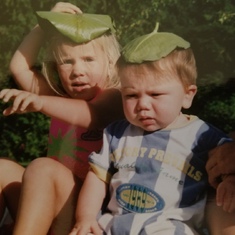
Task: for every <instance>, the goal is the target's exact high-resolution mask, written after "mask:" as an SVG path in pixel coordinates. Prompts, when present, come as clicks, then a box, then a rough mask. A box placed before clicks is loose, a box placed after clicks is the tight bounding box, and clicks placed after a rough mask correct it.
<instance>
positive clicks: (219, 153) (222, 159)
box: [206, 141, 235, 188]
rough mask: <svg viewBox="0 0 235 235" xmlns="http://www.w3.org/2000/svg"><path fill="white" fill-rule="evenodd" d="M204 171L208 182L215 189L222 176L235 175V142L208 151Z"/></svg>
mask: <svg viewBox="0 0 235 235" xmlns="http://www.w3.org/2000/svg"><path fill="white" fill-rule="evenodd" d="M206 169H207V172H208V176H209V182H210V184H211V185H212V186H213V187H215V188H216V187H217V186H218V184H219V181H218V179H220V177H221V176H222V175H228V174H235V142H234V141H233V142H229V143H225V144H223V145H221V146H218V147H216V148H215V149H213V150H212V151H210V152H209V160H208V162H207V164H206Z"/></svg>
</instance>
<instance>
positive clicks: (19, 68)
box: [9, 26, 53, 95]
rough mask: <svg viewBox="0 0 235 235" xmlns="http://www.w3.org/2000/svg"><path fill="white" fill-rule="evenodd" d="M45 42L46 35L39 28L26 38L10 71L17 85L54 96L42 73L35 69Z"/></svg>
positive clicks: (12, 62)
mask: <svg viewBox="0 0 235 235" xmlns="http://www.w3.org/2000/svg"><path fill="white" fill-rule="evenodd" d="M43 42H44V33H43V31H42V30H41V28H40V27H39V26H35V27H34V29H33V30H32V31H31V32H30V33H29V34H28V35H27V36H26V37H25V38H24V40H23V41H22V43H21V44H20V46H19V47H18V49H17V50H16V52H15V53H14V55H13V57H12V59H11V62H10V67H9V68H10V71H11V73H12V75H13V77H14V80H15V82H16V83H17V85H18V86H19V87H20V88H21V89H22V90H26V91H30V92H33V93H36V94H40V90H43V89H44V90H46V92H44V93H43V94H47V95H49V94H53V93H52V91H50V92H48V91H49V89H48V88H47V89H46V88H45V87H49V86H48V85H47V84H46V81H45V79H44V78H43V76H42V74H41V73H40V71H37V70H36V69H35V68H34V65H35V63H36V60H37V56H38V53H39V50H40V48H41V46H42V43H43Z"/></svg>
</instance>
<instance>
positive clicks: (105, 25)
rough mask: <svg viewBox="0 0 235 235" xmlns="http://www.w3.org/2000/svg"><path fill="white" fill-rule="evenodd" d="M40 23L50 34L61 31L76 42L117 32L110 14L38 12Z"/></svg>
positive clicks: (83, 41)
mask: <svg viewBox="0 0 235 235" xmlns="http://www.w3.org/2000/svg"><path fill="white" fill-rule="evenodd" d="M36 16H37V19H38V23H39V25H40V26H41V28H42V29H43V30H44V31H45V32H46V33H49V34H52V35H53V34H54V33H56V32H57V33H58V32H59V33H61V34H63V35H64V36H66V37H68V38H69V39H71V40H72V41H74V42H76V43H79V44H80V43H85V42H88V41H90V40H92V39H94V38H97V37H99V36H101V35H103V34H105V33H111V32H115V29H114V23H113V21H112V19H111V18H110V17H109V16H108V15H98V14H85V13H84V14H69V13H61V12H51V11H38V12H36Z"/></svg>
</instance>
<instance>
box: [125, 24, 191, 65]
mask: <svg viewBox="0 0 235 235" xmlns="http://www.w3.org/2000/svg"><path fill="white" fill-rule="evenodd" d="M158 27H159V23H156V26H155V29H154V30H153V32H152V33H150V34H146V35H143V36H140V37H138V38H136V39H134V40H132V41H130V42H129V43H127V45H126V46H125V47H124V48H123V50H122V56H123V58H124V59H125V61H126V62H129V63H142V62H144V61H155V60H159V59H161V58H162V57H165V56H167V55H168V54H169V53H170V52H172V51H173V50H174V49H176V48H177V47H178V48H184V49H187V48H189V47H190V43H189V42H187V41H185V40H184V39H183V38H181V37H179V36H177V35H176V34H173V33H166V32H160V33H159V32H158Z"/></svg>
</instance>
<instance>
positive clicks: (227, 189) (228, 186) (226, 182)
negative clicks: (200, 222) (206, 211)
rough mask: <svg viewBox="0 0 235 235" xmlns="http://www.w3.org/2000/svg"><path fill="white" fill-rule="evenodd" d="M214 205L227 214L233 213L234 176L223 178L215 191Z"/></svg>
mask: <svg viewBox="0 0 235 235" xmlns="http://www.w3.org/2000/svg"><path fill="white" fill-rule="evenodd" d="M216 204H217V205H218V206H222V207H223V210H224V211H226V212H229V213H232V212H234V211H235V175H228V176H225V178H224V179H223V181H222V182H221V183H220V184H219V186H218V187H217V190H216Z"/></svg>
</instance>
